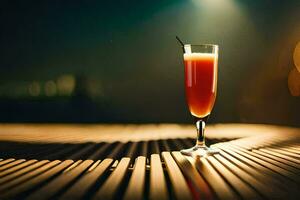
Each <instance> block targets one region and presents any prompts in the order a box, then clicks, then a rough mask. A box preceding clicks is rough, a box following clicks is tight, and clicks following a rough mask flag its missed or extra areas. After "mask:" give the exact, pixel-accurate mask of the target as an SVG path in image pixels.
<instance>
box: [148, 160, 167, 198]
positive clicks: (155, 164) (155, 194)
mask: <svg viewBox="0 0 300 200" xmlns="http://www.w3.org/2000/svg"><path fill="white" fill-rule="evenodd" d="M167 195H168V194H167V185H166V180H165V176H164V172H163V168H162V163H161V161H160V156H159V154H152V155H151V161H150V191H149V199H150V200H167V199H168V196H167Z"/></svg>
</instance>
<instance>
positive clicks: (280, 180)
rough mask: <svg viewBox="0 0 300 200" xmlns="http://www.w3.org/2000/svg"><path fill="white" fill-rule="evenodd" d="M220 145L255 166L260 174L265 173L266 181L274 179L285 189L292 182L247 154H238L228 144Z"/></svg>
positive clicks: (249, 164) (229, 152)
mask: <svg viewBox="0 0 300 200" xmlns="http://www.w3.org/2000/svg"><path fill="white" fill-rule="evenodd" d="M218 147H219V148H221V149H222V150H223V151H225V152H227V153H228V154H230V155H232V156H234V157H235V158H237V159H238V160H240V161H242V162H244V163H246V164H247V165H248V166H250V167H251V168H253V169H254V170H255V171H256V172H257V173H256V174H260V175H262V174H263V176H262V178H263V179H265V180H266V181H268V180H270V179H272V181H273V182H274V183H276V184H277V185H280V186H281V188H283V189H285V190H287V189H288V188H287V185H288V184H291V182H290V180H289V179H286V178H285V177H283V176H282V175H280V174H278V173H276V172H274V171H273V170H271V169H269V168H267V167H265V166H264V165H262V164H260V163H257V162H256V161H253V160H251V159H249V158H248V157H246V156H245V155H241V154H238V153H236V152H234V151H233V150H231V149H230V148H229V147H228V146H218ZM268 177H269V178H268ZM282 183H286V184H282Z"/></svg>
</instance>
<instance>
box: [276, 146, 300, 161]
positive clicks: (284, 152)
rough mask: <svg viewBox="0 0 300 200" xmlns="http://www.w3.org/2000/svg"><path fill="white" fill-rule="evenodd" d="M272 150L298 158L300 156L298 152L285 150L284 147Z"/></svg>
mask: <svg viewBox="0 0 300 200" xmlns="http://www.w3.org/2000/svg"><path fill="white" fill-rule="evenodd" d="M273 150H274V151H276V152H278V153H282V154H284V155H287V156H291V157H294V158H298V159H299V158H300V155H299V154H297V153H292V152H289V151H286V150H285V149H284V148H282V149H273Z"/></svg>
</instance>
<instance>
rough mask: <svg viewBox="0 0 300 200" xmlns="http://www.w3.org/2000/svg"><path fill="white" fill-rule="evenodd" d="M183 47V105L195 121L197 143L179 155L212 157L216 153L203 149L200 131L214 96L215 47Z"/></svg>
mask: <svg viewBox="0 0 300 200" xmlns="http://www.w3.org/2000/svg"><path fill="white" fill-rule="evenodd" d="M183 47H184V48H183V49H184V54H183V58H184V73H185V93H186V101H187V104H188V108H189V111H190V113H191V114H192V115H193V117H194V119H195V124H196V129H197V140H196V145H195V146H194V147H192V148H190V149H184V150H181V153H182V154H184V155H189V156H205V155H211V154H215V153H218V152H219V151H218V150H217V149H214V148H210V147H207V146H206V145H205V137H204V130H205V124H206V122H207V119H208V117H209V115H210V113H211V111H212V109H213V106H214V103H215V99H216V95H217V78H218V51H219V47H218V45H211V44H201V45H190V44H185V45H184V46H183Z"/></svg>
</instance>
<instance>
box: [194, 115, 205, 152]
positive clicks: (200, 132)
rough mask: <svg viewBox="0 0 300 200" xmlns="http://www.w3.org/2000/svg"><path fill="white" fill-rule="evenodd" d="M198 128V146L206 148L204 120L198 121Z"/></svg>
mask: <svg viewBox="0 0 300 200" xmlns="http://www.w3.org/2000/svg"><path fill="white" fill-rule="evenodd" d="M196 128H197V141H196V146H201V147H205V138H204V130H205V121H204V120H202V119H199V120H197V121H196Z"/></svg>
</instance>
